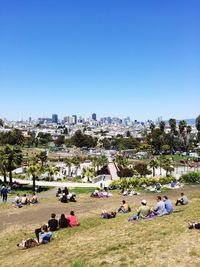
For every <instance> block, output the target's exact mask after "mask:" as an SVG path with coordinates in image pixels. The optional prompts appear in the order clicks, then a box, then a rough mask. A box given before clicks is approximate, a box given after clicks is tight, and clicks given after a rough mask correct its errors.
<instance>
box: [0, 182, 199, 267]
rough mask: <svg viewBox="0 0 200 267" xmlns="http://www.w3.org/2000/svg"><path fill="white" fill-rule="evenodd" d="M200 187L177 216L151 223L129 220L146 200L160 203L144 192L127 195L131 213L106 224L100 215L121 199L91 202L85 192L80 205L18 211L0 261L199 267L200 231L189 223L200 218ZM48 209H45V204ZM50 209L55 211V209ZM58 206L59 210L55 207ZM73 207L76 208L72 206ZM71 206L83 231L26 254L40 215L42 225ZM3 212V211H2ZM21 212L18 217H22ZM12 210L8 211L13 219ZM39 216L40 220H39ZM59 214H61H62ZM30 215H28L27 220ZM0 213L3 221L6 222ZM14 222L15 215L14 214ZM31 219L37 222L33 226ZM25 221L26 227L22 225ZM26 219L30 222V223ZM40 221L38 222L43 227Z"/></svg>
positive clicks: (2, 234) (3, 236)
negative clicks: (46, 216) (52, 214)
mask: <svg viewBox="0 0 200 267" xmlns="http://www.w3.org/2000/svg"><path fill="white" fill-rule="evenodd" d="M199 189H200V187H187V188H185V189H184V192H185V193H187V195H188V197H189V199H190V204H189V205H188V206H179V207H176V208H175V212H174V214H172V215H170V216H165V217H159V218H156V219H152V220H147V221H139V222H128V221H127V220H128V218H129V217H130V216H131V215H132V214H133V213H134V209H135V208H136V207H137V206H138V205H139V204H140V201H141V199H143V198H145V199H147V200H148V203H149V206H153V205H154V203H155V195H151V194H145V193H143V195H141V196H136V197H126V198H125V199H126V200H127V202H128V203H129V204H130V205H131V208H132V210H133V212H132V213H131V214H126V215H123V214H119V215H117V217H116V218H115V219H110V220H103V219H101V218H100V217H99V214H100V212H101V209H108V210H110V211H112V210H115V209H116V208H117V207H118V206H119V205H120V203H121V200H122V197H121V196H119V195H118V194H116V193H114V196H113V197H112V198H109V199H91V198H90V197H89V195H87V194H80V195H79V198H78V202H77V203H71V204H66V205H65V206H62V205H61V204H60V203H54V202H53V198H52V204H51V199H50V198H49V205H48V206H47V205H46V204H41V206H39V205H38V207H34V208H33V209H32V210H28V209H27V210H22V209H20V210H16V209H15V214H14V215H13V216H14V218H15V221H14V223H13V225H12V224H10V225H9V224H5V225H4V227H3V228H1V231H0V251H1V253H0V263H1V265H2V266H12V265H14V266H16V267H18V266H25V267H26V266H27V267H28V266H33V267H34V266H37V267H43V266H49V267H54V266H59V267H62V266H63V267H64V266H65V267H66V266H71V267H85V266H90V267H93V266H94V267H96V266H117V267H118V266H127V267H128V266H152V267H154V266H155V267H156V266H163V267H166V266H170V267H171V266H180V267H188V266H191V267H193V266H196V267H198V266H200V246H199V238H200V231H198V230H188V229H187V223H186V222H187V221H188V220H194V221H196V220H197V221H199V220H200V209H199V206H200V199H199V197H200V192H199ZM179 195H180V191H178V190H177V191H175V190H171V191H170V192H169V197H170V199H172V201H173V202H174V201H175V199H176V198H177V196H179ZM42 205H43V206H42ZM50 205H51V207H50ZM56 205H57V206H56ZM69 205H72V206H69ZM56 207H57V209H59V211H60V213H61V212H62V211H61V210H65V211H66V209H67V211H68V210H70V209H71V208H73V209H75V211H76V213H77V214H78V220H79V222H80V224H81V225H80V227H77V228H73V229H65V230H59V231H57V232H55V233H54V240H53V241H52V242H51V243H50V244H48V245H42V246H39V247H36V248H33V249H28V250H21V249H20V248H18V247H16V243H18V242H19V241H20V240H21V239H23V238H27V237H33V236H34V235H33V229H34V228H35V227H36V226H37V225H36V224H35V221H36V217H37V218H38V223H39V222H42V221H43V218H44V217H41V216H43V215H44V213H45V210H46V209H48V212H49V211H50V210H52V211H55V210H56ZM0 211H1V207H0ZM18 212H19V214H17V213H18ZM9 213H10V210H8V215H9ZM34 214H35V216H34ZM57 214H59V213H57ZM27 215H28V216H27ZM3 216H6V215H5V213H4V215H1V213H0V220H1V222H3V224H4V223H5V221H6V220H7V222H8V218H4V217H3ZM10 216H11V217H10V219H12V214H10ZM29 216H33V218H34V220H33V221H32V222H31V223H30V222H29V219H30V218H29ZM20 218H21V219H23V220H22V221H24V223H18V222H19V220H20ZM25 218H26V220H27V221H26V220H25ZM38 223H37V224H38Z"/></svg>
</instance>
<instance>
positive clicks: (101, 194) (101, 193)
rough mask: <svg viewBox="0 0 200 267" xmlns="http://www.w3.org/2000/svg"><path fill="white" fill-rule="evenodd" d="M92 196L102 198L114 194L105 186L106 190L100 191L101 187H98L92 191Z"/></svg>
mask: <svg viewBox="0 0 200 267" xmlns="http://www.w3.org/2000/svg"><path fill="white" fill-rule="evenodd" d="M90 196H91V197H96V198H102V197H111V196H112V194H111V193H109V192H108V189H107V188H105V187H104V191H100V190H99V188H96V189H95V190H94V192H92V193H91V195H90Z"/></svg>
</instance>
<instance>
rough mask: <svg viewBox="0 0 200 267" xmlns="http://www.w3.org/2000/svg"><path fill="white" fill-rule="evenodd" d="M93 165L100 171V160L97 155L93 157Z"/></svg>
mask: <svg viewBox="0 0 200 267" xmlns="http://www.w3.org/2000/svg"><path fill="white" fill-rule="evenodd" d="M92 165H93V166H94V168H95V170H96V169H97V171H99V160H98V158H97V157H94V158H92Z"/></svg>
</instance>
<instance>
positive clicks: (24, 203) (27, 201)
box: [21, 194, 29, 205]
mask: <svg viewBox="0 0 200 267" xmlns="http://www.w3.org/2000/svg"><path fill="white" fill-rule="evenodd" d="M21 203H22V205H28V204H29V200H28V197H27V195H26V194H24V195H23V196H22V200H21Z"/></svg>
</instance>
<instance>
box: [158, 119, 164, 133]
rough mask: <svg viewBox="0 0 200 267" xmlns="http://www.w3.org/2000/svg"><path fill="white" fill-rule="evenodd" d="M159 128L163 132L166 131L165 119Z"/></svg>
mask: <svg viewBox="0 0 200 267" xmlns="http://www.w3.org/2000/svg"><path fill="white" fill-rule="evenodd" d="M159 128H160V131H161V133H162V134H163V133H164V132H165V122H164V121H161V122H160V123H159Z"/></svg>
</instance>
